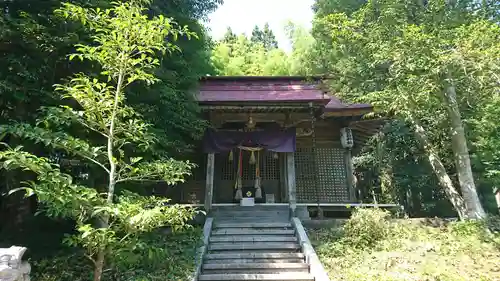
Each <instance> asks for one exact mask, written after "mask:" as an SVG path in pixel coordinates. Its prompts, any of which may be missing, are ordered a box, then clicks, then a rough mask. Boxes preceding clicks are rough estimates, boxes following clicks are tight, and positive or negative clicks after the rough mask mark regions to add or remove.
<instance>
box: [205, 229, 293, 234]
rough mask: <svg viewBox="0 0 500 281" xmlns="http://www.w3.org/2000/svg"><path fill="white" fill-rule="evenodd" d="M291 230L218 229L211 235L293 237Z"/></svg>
mask: <svg viewBox="0 0 500 281" xmlns="http://www.w3.org/2000/svg"><path fill="white" fill-rule="evenodd" d="M294 234H295V230H293V229H255V228H219V229H214V230H212V234H211V235H294Z"/></svg>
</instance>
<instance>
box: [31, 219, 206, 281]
mask: <svg viewBox="0 0 500 281" xmlns="http://www.w3.org/2000/svg"><path fill="white" fill-rule="evenodd" d="M200 237H201V230H200V229H198V228H193V229H188V230H185V231H181V232H178V233H174V234H171V235H166V234H163V233H148V234H146V235H143V236H142V237H141V238H140V239H139V240H138V241H137V242H138V243H137V245H136V247H134V248H133V249H132V250H131V251H129V252H120V253H119V254H114V253H111V254H110V255H108V257H109V262H108V265H109V267H108V268H107V269H106V270H105V271H104V273H103V280H113V281H154V280H164V281H174V280H175V281H177V280H188V279H189V277H190V275H191V274H192V273H193V272H194V270H195V260H196V259H195V255H196V250H197V248H198V246H199V245H200V244H199V243H200V242H201V239H200ZM31 264H32V277H33V280H37V281H87V280H91V277H92V263H91V262H90V260H89V259H87V258H86V257H85V255H84V253H83V251H81V250H78V249H77V248H66V249H64V250H62V251H60V252H59V253H58V254H57V255H54V256H52V257H49V258H45V259H39V260H32V261H31Z"/></svg>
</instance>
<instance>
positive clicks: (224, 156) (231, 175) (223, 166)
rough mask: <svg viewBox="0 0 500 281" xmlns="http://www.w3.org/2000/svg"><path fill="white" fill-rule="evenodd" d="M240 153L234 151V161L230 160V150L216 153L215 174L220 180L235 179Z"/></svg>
mask: <svg viewBox="0 0 500 281" xmlns="http://www.w3.org/2000/svg"><path fill="white" fill-rule="evenodd" d="M237 159H238V155H236V154H235V153H233V161H229V152H223V153H217V154H215V163H214V165H215V176H216V178H217V179H220V180H235V177H236V169H237V164H238V162H237Z"/></svg>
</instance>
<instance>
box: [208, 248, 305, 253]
mask: <svg viewBox="0 0 500 281" xmlns="http://www.w3.org/2000/svg"><path fill="white" fill-rule="evenodd" d="M299 251H300V249H286V248H281V249H234V250H209V251H208V252H209V253H211V254H225V253H231V252H241V253H298V252H299Z"/></svg>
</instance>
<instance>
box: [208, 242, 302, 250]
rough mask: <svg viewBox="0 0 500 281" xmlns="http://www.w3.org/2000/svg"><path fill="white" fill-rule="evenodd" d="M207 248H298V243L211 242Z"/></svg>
mask: <svg viewBox="0 0 500 281" xmlns="http://www.w3.org/2000/svg"><path fill="white" fill-rule="evenodd" d="M208 247H209V250H270V249H299V248H300V245H299V244H298V243H290V242H288V243H287V242H257V243H248V242H241V243H213V244H209V245H208Z"/></svg>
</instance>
